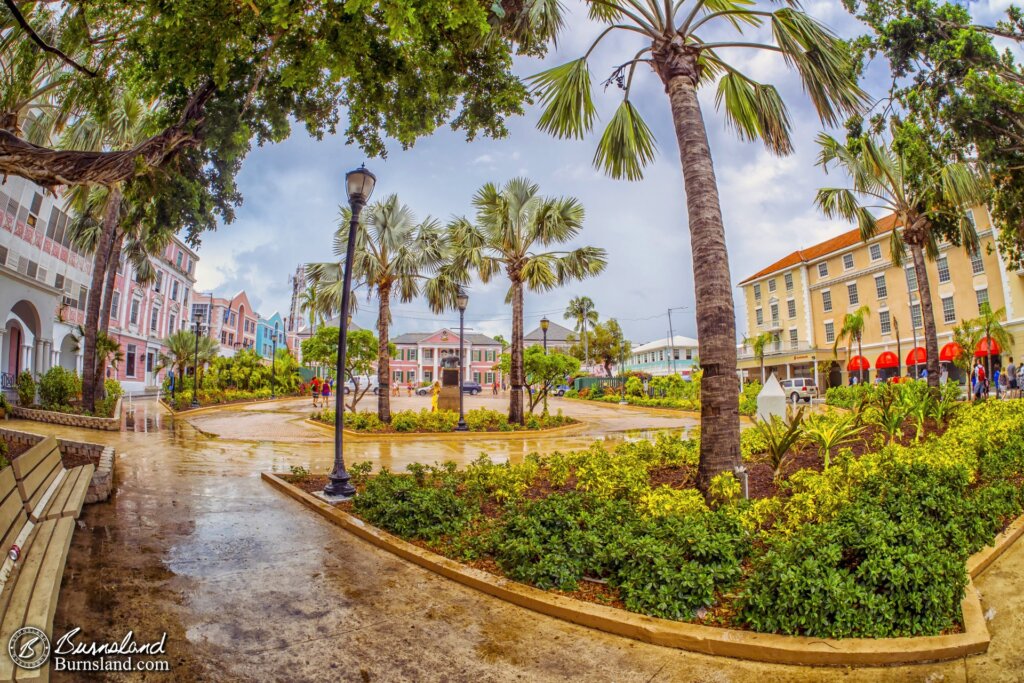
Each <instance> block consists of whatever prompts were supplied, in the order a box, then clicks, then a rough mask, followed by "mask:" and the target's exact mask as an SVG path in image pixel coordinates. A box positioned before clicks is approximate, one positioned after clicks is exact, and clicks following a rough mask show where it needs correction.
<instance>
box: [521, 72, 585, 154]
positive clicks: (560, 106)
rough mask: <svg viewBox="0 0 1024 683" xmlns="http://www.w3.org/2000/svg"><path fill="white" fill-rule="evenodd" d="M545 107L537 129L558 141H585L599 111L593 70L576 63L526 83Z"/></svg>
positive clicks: (531, 78) (529, 79) (543, 73)
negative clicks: (593, 84)
mask: <svg viewBox="0 0 1024 683" xmlns="http://www.w3.org/2000/svg"><path fill="white" fill-rule="evenodd" d="M527 82H528V83H529V84H530V85H531V86H532V87H533V92H534V93H535V94H536V95H538V96H539V98H540V102H541V104H542V106H543V107H544V109H543V111H542V113H541V115H540V121H539V122H538V123H537V126H538V127H539V128H540V129H541V130H543V131H547V132H548V133H550V134H552V135H554V136H556V137H559V138H582V137H583V136H584V135H585V134H586V133H587V132H589V131H590V129H591V128H593V125H594V117H595V115H596V111H597V110H596V109H595V107H594V101H593V97H592V94H591V91H590V87H591V83H590V68H589V67H588V66H587V60H586V59H583V58H581V59H576V60H573V61H571V62H567V63H565V64H562V65H560V66H556V67H553V68H551V69H548V70H547V71H542V72H541V73H539V74H537V75H536V76H532V77H530V78H528V79H527Z"/></svg>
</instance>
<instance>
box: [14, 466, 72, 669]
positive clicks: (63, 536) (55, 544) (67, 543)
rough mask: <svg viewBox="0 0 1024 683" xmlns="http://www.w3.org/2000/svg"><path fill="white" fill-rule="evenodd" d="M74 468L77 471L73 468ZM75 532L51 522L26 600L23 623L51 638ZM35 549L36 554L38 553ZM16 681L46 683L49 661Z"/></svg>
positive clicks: (67, 521)
mask: <svg viewBox="0 0 1024 683" xmlns="http://www.w3.org/2000/svg"><path fill="white" fill-rule="evenodd" d="M76 469H77V468H76ZM74 531H75V520H74V519H73V518H71V517H64V518H62V519H59V520H57V521H55V522H53V532H52V534H51V535H50V539H49V544H48V545H47V546H46V552H45V554H44V557H43V562H42V566H41V567H40V569H39V573H38V575H37V576H36V580H35V587H34V589H33V590H32V594H31V597H30V598H29V603H28V610H27V611H26V613H25V624H26V625H28V626H38V627H39V628H41V629H43V631H45V632H46V633H47V634H49V635H50V636H52V635H53V615H54V614H55V613H56V611H57V596H58V595H60V582H61V576H62V575H63V574H64V565H65V564H66V563H67V559H68V551H69V550H70V549H71V535H72V534H73V533H74ZM41 550H42V548H41V547H38V546H37V547H36V552H37V553H38V552H39V551H41ZM16 678H17V680H18V681H19V682H20V681H47V680H49V678H50V662H49V661H47V662H46V664H45V665H44V666H42V667H40V668H38V669H36V670H34V671H20V670H19V671H18V672H17V676H16Z"/></svg>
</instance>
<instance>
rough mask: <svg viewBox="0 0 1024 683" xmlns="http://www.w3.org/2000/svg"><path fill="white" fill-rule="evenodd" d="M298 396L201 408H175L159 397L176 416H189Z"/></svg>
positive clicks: (165, 406)
mask: <svg viewBox="0 0 1024 683" xmlns="http://www.w3.org/2000/svg"><path fill="white" fill-rule="evenodd" d="M297 398H302V396H299V395H298V394H296V395H294V396H279V397H277V398H261V399H256V400H255V401H235V402H232V403H216V404H214V405H212V406H202V407H200V408H189V409H188V410H175V409H174V408H172V407H171V406H170V404H168V403H167V402H166V401H164V400H163V398H161V399H159V403H160V405H162V406H163V407H164V408H166V409H167V411H168V412H169V413H170V414H171V415H173V416H174V417H188V416H189V415H202V414H203V413H209V412H213V411H215V410H222V409H224V408H235V407H238V406H255V405H262V404H264V403H280V402H281V401H294V400H295V399H297Z"/></svg>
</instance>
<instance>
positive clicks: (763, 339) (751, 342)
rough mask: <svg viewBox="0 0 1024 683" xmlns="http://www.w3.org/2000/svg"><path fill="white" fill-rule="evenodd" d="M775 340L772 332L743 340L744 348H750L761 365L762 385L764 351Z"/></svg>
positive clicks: (762, 377)
mask: <svg viewBox="0 0 1024 683" xmlns="http://www.w3.org/2000/svg"><path fill="white" fill-rule="evenodd" d="M774 339H775V337H773V336H772V334H771V332H762V333H761V334H759V335H757V336H756V337H753V338H751V337H745V338H744V339H743V344H744V346H750V348H751V349H752V350H753V352H754V358H756V359H757V360H758V362H759V363H760V364H761V384H764V350H765V348H766V347H767V346H768V345H769V344H771V343H772V341H773V340H774Z"/></svg>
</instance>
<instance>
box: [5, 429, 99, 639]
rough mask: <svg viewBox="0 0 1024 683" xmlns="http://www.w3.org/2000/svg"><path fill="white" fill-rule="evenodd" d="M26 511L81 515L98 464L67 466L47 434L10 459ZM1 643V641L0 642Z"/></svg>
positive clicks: (32, 515)
mask: <svg viewBox="0 0 1024 683" xmlns="http://www.w3.org/2000/svg"><path fill="white" fill-rule="evenodd" d="M11 465H12V467H13V468H14V478H15V479H17V481H18V492H19V493H20V494H21V499H22V500H23V501H25V512H27V513H28V516H29V519H31V520H32V521H33V522H39V521H41V520H46V519H60V518H61V517H76V518H77V517H78V515H79V514H80V513H81V512H82V505H84V504H85V496H86V494H87V493H88V492H89V482H91V481H92V475H93V472H95V471H96V466H95V465H93V464H92V463H89V464H88V465H82V466H80V467H73V468H71V469H69V470H67V469H64V464H63V463H62V462H61V458H60V446H59V445H58V443H57V439H55V438H53V437H52V436H48V437H46V438H45V439H43V440H42V441H40V442H39V443H37V444H36V445H35V446H33V447H32V448H30V449H29V450H27V451H25V452H24V453H22V454H21V456H19V457H17V458H15V459H14V462H13V463H11ZM0 645H2V643H0Z"/></svg>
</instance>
